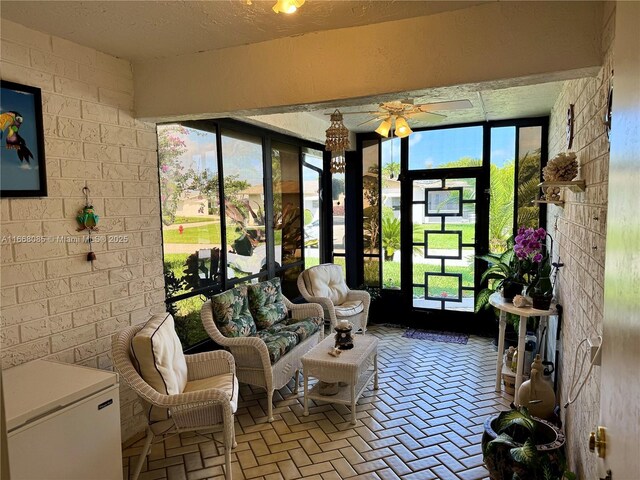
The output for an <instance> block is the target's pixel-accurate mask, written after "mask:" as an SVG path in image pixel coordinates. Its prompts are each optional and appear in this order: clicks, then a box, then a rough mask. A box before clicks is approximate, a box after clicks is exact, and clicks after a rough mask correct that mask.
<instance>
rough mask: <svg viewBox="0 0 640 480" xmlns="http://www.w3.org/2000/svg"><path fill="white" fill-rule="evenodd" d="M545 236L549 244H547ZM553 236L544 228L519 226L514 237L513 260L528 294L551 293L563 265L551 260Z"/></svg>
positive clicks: (548, 294)
mask: <svg viewBox="0 0 640 480" xmlns="http://www.w3.org/2000/svg"><path fill="white" fill-rule="evenodd" d="M547 238H548V239H549V245H547ZM552 251H553V238H552V237H551V235H549V234H548V233H547V231H546V230H545V229H544V228H537V229H534V228H526V227H520V228H519V229H518V234H517V235H516V237H515V238H514V246H513V252H514V254H515V259H514V260H515V262H516V267H517V271H518V277H520V278H521V279H522V281H523V283H524V284H525V285H526V286H527V292H528V293H529V294H532V293H533V294H539V295H547V296H550V295H552V294H553V289H554V286H555V279H556V276H557V274H558V269H559V268H560V267H562V266H564V265H563V264H562V263H560V260H559V259H558V262H551V253H552Z"/></svg>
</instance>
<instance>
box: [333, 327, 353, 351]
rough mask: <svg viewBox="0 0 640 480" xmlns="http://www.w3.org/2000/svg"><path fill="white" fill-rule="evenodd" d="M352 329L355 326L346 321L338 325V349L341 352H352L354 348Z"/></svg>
mask: <svg viewBox="0 0 640 480" xmlns="http://www.w3.org/2000/svg"><path fill="white" fill-rule="evenodd" d="M352 328H353V326H352V325H351V324H350V323H349V322H348V321H346V320H341V321H340V322H338V324H337V325H336V348H339V349H340V350H351V349H352V348H353V337H352V336H351V329H352Z"/></svg>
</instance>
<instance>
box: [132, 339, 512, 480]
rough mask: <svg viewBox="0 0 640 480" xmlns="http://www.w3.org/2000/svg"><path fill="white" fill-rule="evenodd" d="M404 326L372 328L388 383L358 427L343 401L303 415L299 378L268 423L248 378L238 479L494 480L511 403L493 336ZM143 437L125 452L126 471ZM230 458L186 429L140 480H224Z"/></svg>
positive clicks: (153, 458) (239, 427) (363, 403)
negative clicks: (488, 462)
mask: <svg viewBox="0 0 640 480" xmlns="http://www.w3.org/2000/svg"><path fill="white" fill-rule="evenodd" d="M402 333H403V330H401V329H395V328H387V327H379V326H372V328H371V329H370V330H368V333H367V334H368V335H369V334H370V335H375V336H377V337H378V338H379V339H380V347H379V368H380V389H379V390H377V391H374V390H373V389H372V388H371V387H370V388H369V389H368V390H365V392H364V393H363V396H362V397H361V399H360V401H359V403H358V424H357V425H356V426H355V427H352V426H351V424H350V423H349V420H350V413H349V409H348V408H347V407H345V406H342V405H333V404H324V403H317V404H316V403H313V402H310V405H311V406H313V407H312V408H310V415H309V416H308V417H304V416H303V415H302V411H303V407H302V388H301V389H300V393H299V394H298V395H297V396H295V395H293V394H292V393H291V388H292V387H293V381H292V382H291V383H290V384H289V386H287V387H285V388H283V389H281V390H280V391H279V392H276V394H275V395H274V401H275V406H276V408H275V409H274V415H275V421H274V422H273V423H268V422H267V417H266V413H265V412H266V395H265V393H264V390H260V389H255V390H254V389H252V388H251V387H248V386H246V385H242V386H241V389H240V395H241V400H240V404H239V407H238V411H237V413H236V439H237V442H238V447H237V448H236V449H234V451H233V478H234V480H242V479H256V480H277V479H285V480H289V479H298V478H304V479H309V480H312V479H313V480H334V479H344V478H349V479H352V478H353V479H356V478H357V479H372V480H374V479H385V480H386V479H397V478H401V479H406V480H429V479H436V478H437V479H463V480H475V479H482V478H485V477H487V471H486V470H485V468H484V467H483V465H482V454H481V451H480V438H481V435H482V424H483V422H484V419H485V418H486V417H487V415H489V414H491V413H493V412H495V411H497V410H499V409H505V408H506V407H508V405H509V401H510V400H509V399H508V398H507V397H506V396H505V397H503V396H500V395H499V394H496V393H495V392H494V381H495V361H496V353H495V351H494V350H493V347H492V346H491V341H490V340H489V339H486V338H480V337H474V336H472V337H471V338H470V339H469V342H468V344H467V345H459V344H452V343H438V342H431V341H428V340H415V339H409V338H403V337H402ZM356 340H357V339H356ZM301 383H302V382H301ZM141 444H142V441H140V442H138V443H137V444H135V445H134V446H132V447H131V448H129V449H127V450H125V451H124V453H123V455H124V465H125V466H124V475H125V478H128V475H129V468H130V465H135V461H136V459H137V457H136V456H137V455H138V454H139V453H140V450H141V448H140V446H141ZM223 463H224V457H223V455H222V448H221V447H217V446H216V445H215V444H214V443H213V442H212V441H211V440H210V439H208V438H205V437H202V436H199V435H195V434H183V435H181V436H174V437H171V438H169V439H168V440H166V441H165V442H164V443H158V444H156V445H154V447H153V448H152V451H151V453H150V455H149V457H148V460H147V462H146V464H145V467H144V469H143V473H142V474H141V475H140V479H141V480H153V479H163V478H167V479H169V480H179V479H187V480H199V479H205V478H213V479H222V478H223V476H222V475H223V470H222V464H223Z"/></svg>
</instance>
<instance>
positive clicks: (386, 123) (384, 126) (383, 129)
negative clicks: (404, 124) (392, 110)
mask: <svg viewBox="0 0 640 480" xmlns="http://www.w3.org/2000/svg"><path fill="white" fill-rule="evenodd" d="M390 130H391V117H387V118H385V119H384V120H382V122H380V126H378V128H376V133H377V134H379V135H380V136H381V137H384V138H387V137H388V136H389V131H390Z"/></svg>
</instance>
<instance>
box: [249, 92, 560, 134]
mask: <svg viewBox="0 0 640 480" xmlns="http://www.w3.org/2000/svg"><path fill="white" fill-rule="evenodd" d="M562 85H563V82H548V83H539V84H535V85H524V86H512V87H506V88H495V89H483V88H481V87H480V88H478V87H473V86H456V87H446V88H439V89H433V90H431V91H429V92H428V93H427V94H425V92H420V93H416V94H413V95H403V96H398V97H395V98H391V97H389V96H388V95H385V96H384V97H379V98H377V99H369V100H368V101H367V103H362V104H358V105H356V104H354V103H353V100H351V101H349V102H348V104H347V103H345V104H344V105H338V104H335V105H331V106H329V107H322V108H321V107H318V106H305V107H299V108H300V109H301V110H305V111H307V112H308V113H309V114H311V115H313V116H314V117H316V118H320V119H323V120H324V121H325V122H326V124H327V127H328V125H329V115H328V114H330V113H331V112H333V110H334V109H335V108H339V109H340V111H341V112H343V113H345V115H344V124H345V126H346V127H347V128H348V129H349V130H350V131H352V132H372V131H373V130H375V129H376V128H377V126H378V125H379V123H380V121H379V120H378V121H370V122H368V120H372V118H373V116H372V115H370V114H366V113H364V114H359V113H352V112H366V111H375V110H377V109H378V105H379V103H380V102H382V101H389V100H403V99H405V98H410V99H412V100H413V102H414V104H416V105H417V104H419V103H431V102H443V101H448V100H464V99H467V100H469V101H470V102H471V103H472V104H473V107H472V108H467V109H463V110H453V111H439V112H437V113H440V114H444V115H446V118H444V119H443V120H442V121H439V122H433V121H432V118H433V117H432V116H430V115H417V116H414V117H412V118H409V119H408V120H409V125H410V126H411V127H416V128H418V127H429V126H433V125H453V124H460V123H469V122H479V121H485V120H506V119H511V118H525V117H537V116H543V115H548V114H549V112H551V108H552V107H553V105H554V103H555V101H556V99H557V98H558V94H559V93H560V90H561V89H562ZM360 101H362V100H360ZM284 115H285V116H286V115H287V113H284ZM253 119H255V120H259V119H260V116H255V117H253ZM365 122H366V123H365Z"/></svg>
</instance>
